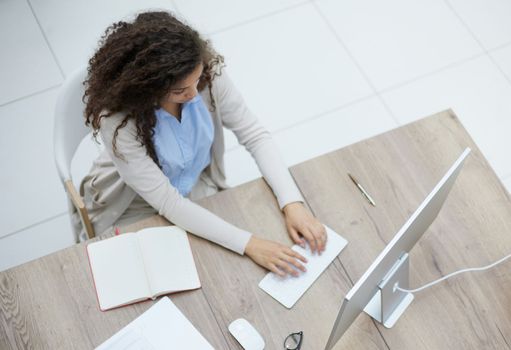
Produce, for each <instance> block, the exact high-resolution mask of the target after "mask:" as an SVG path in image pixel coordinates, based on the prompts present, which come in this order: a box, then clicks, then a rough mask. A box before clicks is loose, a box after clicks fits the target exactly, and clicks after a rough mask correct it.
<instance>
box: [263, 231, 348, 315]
mask: <svg viewBox="0 0 511 350" xmlns="http://www.w3.org/2000/svg"><path fill="white" fill-rule="evenodd" d="M325 228H326V232H327V244H326V247H325V251H323V252H322V253H321V255H318V254H317V253H315V254H312V252H311V250H310V248H309V246H308V245H307V248H306V249H303V248H302V247H300V246H299V245H294V246H293V247H292V249H294V250H295V251H297V252H298V253H300V254H301V255H303V256H304V257H305V258H307V264H306V265H305V267H306V268H307V271H306V272H300V276H298V277H293V276H290V275H287V276H285V277H280V276H279V275H277V274H275V273H273V272H270V273H268V274H267V275H266V276H265V277H264V278H263V279H262V280H261V282H259V288H261V289H262V290H264V291H265V292H266V293H268V294H269V295H271V296H272V297H273V298H274V299H275V300H277V301H278V302H279V303H281V304H282V305H284V306H285V307H287V308H288V309H290V308H292V307H293V305H294V304H295V303H296V302H297V301H298V299H300V297H301V296H302V295H303V294H304V293H305V292H306V291H307V289H309V287H310V286H311V285H312V284H313V283H314V281H316V279H317V278H318V277H319V276H320V275H321V273H322V272H323V271H324V270H325V269H326V268H327V267H328V265H330V263H331V262H332V261H333V260H334V259H335V258H336V257H337V255H339V253H340V252H341V251H342V250H343V249H344V247H346V245H347V244H348V241H347V240H346V239H344V238H343V237H342V236H340V235H339V234H337V233H335V232H334V231H333V230H332V229H330V228H329V227H327V226H325ZM291 266H292V265H291Z"/></svg>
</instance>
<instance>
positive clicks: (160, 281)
mask: <svg viewBox="0 0 511 350" xmlns="http://www.w3.org/2000/svg"><path fill="white" fill-rule="evenodd" d="M138 238H139V245H140V250H141V251H142V255H143V257H144V263H145V268H146V273H147V277H148V280H149V284H150V288H151V292H152V294H153V295H157V294H162V293H163V294H166V293H169V292H175V291H181V290H189V289H196V288H199V287H200V281H199V275H198V273H197V268H196V266H195V261H194V260H193V255H192V250H191V248H190V242H189V241H188V236H187V233H186V231H184V230H183V229H181V228H179V227H177V226H164V227H151V228H148V229H144V230H141V231H139V232H138Z"/></svg>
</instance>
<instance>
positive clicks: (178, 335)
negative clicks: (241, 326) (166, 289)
mask: <svg viewBox="0 0 511 350" xmlns="http://www.w3.org/2000/svg"><path fill="white" fill-rule="evenodd" d="M167 349H187V350H214V348H213V347H212V346H211V345H210V344H209V343H208V341H207V340H206V339H205V338H204V337H203V336H202V335H201V334H200V333H199V331H198V330H197V329H195V327H194V326H193V325H192V324H191V323H190V321H188V319H187V318H186V317H185V316H184V315H183V314H182V313H181V311H180V310H179V309H178V308H177V307H176V306H175V305H174V303H172V301H170V299H169V298H168V297H163V298H161V300H160V301H158V302H157V303H156V304H154V305H153V306H152V307H151V308H150V309H148V310H147V311H146V312H144V313H143V314H142V315H140V316H139V317H138V318H136V319H135V320H134V321H132V322H131V323H129V324H128V325H127V326H126V327H124V328H123V329H121V330H120V331H119V332H117V333H116V334H115V335H114V336H113V337H112V338H110V339H108V340H107V341H105V342H104V343H103V344H101V345H100V346H98V347H97V348H96V350H167Z"/></svg>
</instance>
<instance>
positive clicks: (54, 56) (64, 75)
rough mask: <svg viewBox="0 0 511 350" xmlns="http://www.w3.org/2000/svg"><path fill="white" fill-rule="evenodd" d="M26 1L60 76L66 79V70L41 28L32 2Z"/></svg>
mask: <svg viewBox="0 0 511 350" xmlns="http://www.w3.org/2000/svg"><path fill="white" fill-rule="evenodd" d="M26 1H27V4H28V7H30V11H31V12H32V16H34V19H35V21H36V23H37V26H38V27H39V30H40V31H41V34H42V35H43V38H44V41H45V42H46V46H47V47H48V49H49V50H50V53H51V55H52V57H53V59H54V61H55V64H56V65H57V67H58V68H59V71H60V74H61V78H62V79H65V78H66V74H65V73H64V70H63V69H62V67H61V66H60V63H59V60H58V59H57V55H55V52H54V51H53V48H52V47H51V45H50V41H49V40H48V38H47V37H46V33H45V32H44V30H43V27H42V26H41V23H40V22H39V18H37V15H36V13H35V11H34V8H33V7H32V4H31V3H30V0H26Z"/></svg>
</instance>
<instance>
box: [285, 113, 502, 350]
mask: <svg viewBox="0 0 511 350" xmlns="http://www.w3.org/2000/svg"><path fill="white" fill-rule="evenodd" d="M465 147H470V148H472V153H471V154H470V155H469V157H468V159H467V160H466V162H465V165H464V168H463V169H462V171H461V173H460V175H459V177H458V179H457V181H456V183H455V185H454V187H453V189H452V191H451V193H450V195H449V197H448V198H447V201H446V203H445V205H444V207H443V208H442V210H441V211H440V214H439V216H438V217H437V219H436V220H435V222H434V223H433V225H432V226H431V227H430V229H429V230H428V231H427V232H426V234H424V235H423V237H422V238H421V239H420V241H419V243H418V244H417V245H416V246H415V248H414V249H413V250H412V251H411V254H410V284H411V286H412V288H415V287H418V286H421V285H424V284H426V283H427V282H430V281H432V280H435V279H437V278H440V277H442V276H444V275H447V274H448V273H450V272H453V271H456V270H459V269H462V268H467V267H478V266H484V265H487V264H489V263H491V262H493V261H496V260H498V259H500V258H501V257H503V256H505V255H507V254H509V253H511V201H510V196H509V194H508V193H507V191H506V190H505V188H504V187H503V185H502V184H501V182H500V181H499V179H498V178H497V176H496V175H495V173H494V171H493V170H492V169H491V168H490V166H489V164H488V162H487V161H486V159H485V158H484V157H483V156H482V154H481V152H480V151H479V149H478V148H477V146H476V145H475V144H474V142H473V141H472V139H471V138H470V136H469V135H468V134H467V132H466V131H465V129H464V128H463V127H462V125H461V124H460V122H459V120H458V119H457V118H456V116H455V115H454V114H453V113H452V112H450V111H447V112H443V113H439V114H437V115H434V116H431V117H429V118H426V119H422V120H420V121H417V122H415V123H412V124H409V125H406V126H404V127H402V128H399V129H396V130H393V131H390V132H387V133H385V134H382V135H380V136H377V137H374V138H371V139H369V140H366V141H363V142H359V143H357V144H354V145H351V146H349V147H346V148H344V149H341V150H339V151H336V152H332V153H330V154H327V155H324V156H322V157H318V158H316V159H313V160H310V161H307V162H305V163H302V164H300V165H298V166H295V167H294V168H293V169H292V174H293V176H294V178H295V180H296V182H297V183H298V185H299V187H300V189H301V190H302V193H303V194H304V196H305V199H306V200H307V202H308V204H309V206H310V207H311V208H312V210H313V212H314V213H315V215H316V216H317V217H318V218H319V219H320V220H321V221H322V222H324V223H326V224H327V225H329V226H330V227H332V228H333V229H334V230H336V231H337V232H339V233H341V234H342V235H344V237H346V238H347V239H348V241H349V244H348V246H347V247H346V249H345V251H343V252H342V253H341V255H340V257H339V259H340V261H341V262H342V266H343V268H344V269H345V271H346V272H347V274H348V276H349V277H350V280H351V281H353V282H356V281H357V280H358V279H359V278H360V277H361V276H362V274H363V273H364V271H365V270H366V269H367V268H368V267H369V265H370V264H371V263H372V261H373V260H374V259H375V258H376V257H377V255H378V254H379V253H380V252H381V251H382V250H383V248H384V247H385V245H386V244H387V243H388V242H389V241H390V240H391V239H392V237H394V235H395V234H396V232H397V231H398V230H399V228H400V227H401V226H402V225H403V224H404V223H405V221H406V220H407V219H408V218H409V217H410V215H411V214H412V213H413V212H414V211H415V210H416V208H417V207H418V206H419V205H420V203H421V202H422V201H423V200H424V198H426V195H427V194H428V193H429V192H430V191H431V190H432V189H433V187H434V186H435V185H436V183H437V182H438V181H439V180H440V179H441V177H442V176H443V175H444V174H445V172H446V171H447V169H449V167H450V166H451V165H452V163H453V162H454V161H455V160H456V158H457V157H458V156H459V155H460V154H461V152H462V151H463V149H464V148H465ZM348 172H350V173H352V174H354V175H355V176H356V177H357V179H358V180H359V181H360V182H361V183H362V184H363V186H364V187H365V189H366V190H367V191H368V192H369V193H370V194H371V196H372V197H373V198H374V200H375V202H376V207H372V206H371V205H370V204H369V203H368V202H367V201H366V200H365V198H364V197H362V195H361V194H360V193H359V192H358V189H357V188H356V187H355V186H354V185H353V183H352V182H351V181H350V179H349V178H348V176H347V173H348ZM347 291H348V289H341V290H340V291H339V292H340V293H341V295H345V294H346V293H347ZM360 318H363V319H369V316H367V315H365V314H363V315H362V316H360ZM375 324H376V325H377V327H378V331H379V332H380V333H381V334H382V336H383V338H384V339H385V343H386V345H387V346H388V347H389V348H390V349H510V348H511V261H507V262H506V263H504V264H502V265H499V266H497V267H495V268H493V269H491V270H488V271H485V272H473V273H469V274H463V275H460V276H456V277H454V278H452V279H449V280H447V281H444V282H442V283H440V284H438V285H436V286H434V287H431V288H429V289H426V290H424V291H422V292H419V293H417V294H416V295H415V300H414V301H413V303H412V304H411V305H410V307H409V308H408V309H407V310H406V312H405V314H404V315H403V317H401V319H400V320H399V321H398V323H397V324H396V326H395V327H394V328H392V329H386V328H384V327H382V326H381V325H380V324H377V323H375ZM357 336H360V332H359V330H357V328H356V327H351V328H350V329H349V330H348V332H347V333H346V334H345V335H344V337H343V338H342V340H341V342H340V344H342V343H343V342H344V341H347V340H349V339H350V338H351V337H357ZM340 348H344V349H349V346H347V344H346V346H344V347H340Z"/></svg>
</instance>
